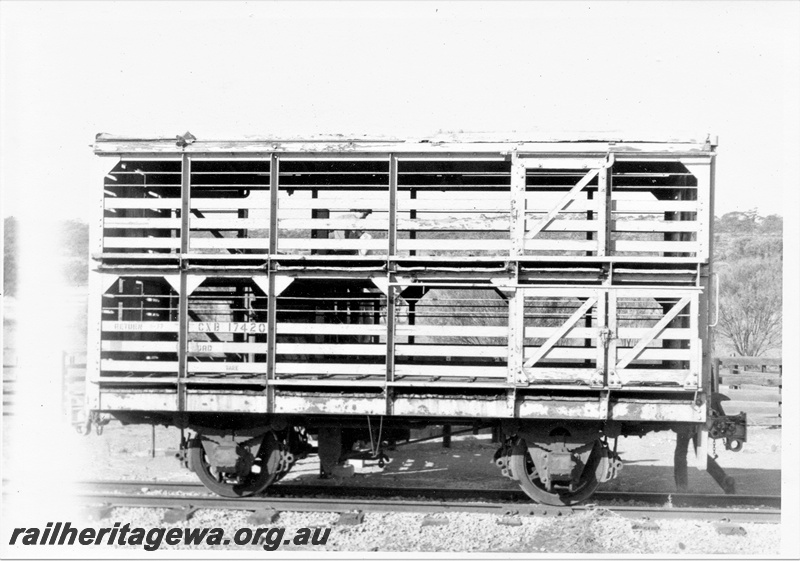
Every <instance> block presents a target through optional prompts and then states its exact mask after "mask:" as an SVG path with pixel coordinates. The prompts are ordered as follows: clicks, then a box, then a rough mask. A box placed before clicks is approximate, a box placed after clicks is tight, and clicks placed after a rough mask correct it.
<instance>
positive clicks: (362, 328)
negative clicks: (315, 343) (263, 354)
mask: <svg viewBox="0 0 800 561" xmlns="http://www.w3.org/2000/svg"><path fill="white" fill-rule="evenodd" d="M275 332H276V333H278V334H279V335H287V334H292V335H383V334H385V333H386V326H385V325H367V324H358V323H289V322H287V323H278V324H277V326H276V327H275Z"/></svg>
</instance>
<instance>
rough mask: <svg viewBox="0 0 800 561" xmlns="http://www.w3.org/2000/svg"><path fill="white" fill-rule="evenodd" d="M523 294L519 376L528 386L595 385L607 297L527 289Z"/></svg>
mask: <svg viewBox="0 0 800 561" xmlns="http://www.w3.org/2000/svg"><path fill="white" fill-rule="evenodd" d="M522 295H523V297H524V313H523V320H522V321H523V328H524V339H523V341H524V343H523V356H522V360H523V367H522V373H523V374H524V376H525V377H526V378H527V380H528V382H529V383H531V384H537V383H544V384H547V383H568V384H585V385H596V384H597V383H598V381H597V380H596V378H597V375H598V374H597V373H598V371H602V369H603V367H604V352H605V350H604V347H603V343H602V340H601V333H602V331H601V330H602V329H603V327H604V326H605V317H604V301H605V300H604V299H605V292H604V291H603V290H602V289H591V288H573V289H567V290H559V289H558V288H555V287H553V288H546V287H544V288H543V287H537V288H534V287H531V288H525V289H523V290H522ZM600 382H602V377H601V380H600Z"/></svg>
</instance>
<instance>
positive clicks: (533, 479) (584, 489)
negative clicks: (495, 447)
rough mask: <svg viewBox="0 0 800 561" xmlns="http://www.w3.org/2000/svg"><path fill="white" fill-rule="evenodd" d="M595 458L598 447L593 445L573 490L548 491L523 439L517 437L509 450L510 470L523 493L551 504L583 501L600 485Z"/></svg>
mask: <svg viewBox="0 0 800 561" xmlns="http://www.w3.org/2000/svg"><path fill="white" fill-rule="evenodd" d="M597 458H598V448H597V446H595V447H594V448H593V449H592V454H591V456H589V461H588V462H587V465H586V467H585V468H584V469H583V473H582V474H581V479H580V481H579V482H578V486H577V487H576V488H575V490H574V491H570V490H569V489H568V488H564V489H559V488H558V487H554V488H553V490H552V491H548V490H547V489H546V488H545V486H544V484H543V483H542V481H541V480H540V479H539V476H538V475H537V474H536V467H535V466H534V465H533V460H532V459H531V455H530V452H528V446H527V445H526V444H525V441H524V440H522V439H519V440H518V441H517V443H516V444H515V445H514V447H513V448H512V451H511V472H512V473H513V474H514V477H515V478H517V481H519V486H520V487H521V488H522V490H523V491H525V494H526V495H528V496H529V497H530V498H532V499H533V500H534V501H536V502H539V503H543V504H546V505H553V506H570V505H574V504H578V503H580V502H583V501H585V500H586V499H588V498H589V497H591V496H592V494H593V493H594V492H595V491H596V490H597V488H598V487H599V486H600V482H599V481H597V474H596V473H595V468H596V467H597Z"/></svg>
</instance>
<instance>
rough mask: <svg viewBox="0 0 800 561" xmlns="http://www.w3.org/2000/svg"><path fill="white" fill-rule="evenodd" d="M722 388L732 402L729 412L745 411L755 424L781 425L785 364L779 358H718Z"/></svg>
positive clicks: (717, 373) (716, 369) (727, 404)
mask: <svg viewBox="0 0 800 561" xmlns="http://www.w3.org/2000/svg"><path fill="white" fill-rule="evenodd" d="M714 372H715V373H716V380H717V384H718V386H719V391H720V392H721V393H723V394H725V395H727V396H728V397H729V398H730V399H731V401H728V402H725V404H724V405H723V407H724V408H725V412H726V413H729V414H730V413H736V412H738V411H744V412H746V413H747V422H748V424H749V425H751V426H759V425H760V426H776V425H780V424H781V420H782V415H781V408H782V406H783V396H782V393H783V384H782V375H783V363H782V361H781V359H779V358H761V357H741V356H740V357H729V358H717V359H715V360H714Z"/></svg>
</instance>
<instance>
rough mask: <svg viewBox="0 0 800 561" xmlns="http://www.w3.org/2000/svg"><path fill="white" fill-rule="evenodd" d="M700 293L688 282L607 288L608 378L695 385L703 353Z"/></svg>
mask: <svg viewBox="0 0 800 561" xmlns="http://www.w3.org/2000/svg"><path fill="white" fill-rule="evenodd" d="M699 299H700V291H699V290H694V289H689V288H683V289H675V288H670V289H659V288H647V289H632V288H626V289H612V290H611V292H610V293H609V306H608V324H609V328H610V329H611V331H612V333H613V334H614V337H613V338H611V340H610V343H609V347H608V369H609V384H610V385H612V386H680V387H683V388H684V389H697V388H698V387H699V386H700V383H701V380H700V376H701V372H702V356H703V349H702V340H701V339H700V336H699V335H700V332H699V325H698V318H699V317H700V315H699V311H698V309H699Z"/></svg>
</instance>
